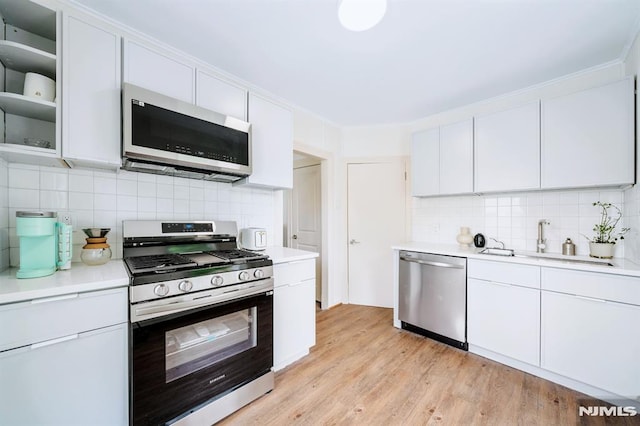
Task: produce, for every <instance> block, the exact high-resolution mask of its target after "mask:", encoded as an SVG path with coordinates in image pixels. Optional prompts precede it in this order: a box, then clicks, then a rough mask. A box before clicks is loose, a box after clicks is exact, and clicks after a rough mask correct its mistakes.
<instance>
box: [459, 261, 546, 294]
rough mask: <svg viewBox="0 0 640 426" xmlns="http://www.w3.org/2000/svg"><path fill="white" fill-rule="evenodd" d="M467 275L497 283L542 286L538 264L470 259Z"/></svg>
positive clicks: (532, 286) (531, 286)
mask: <svg viewBox="0 0 640 426" xmlns="http://www.w3.org/2000/svg"><path fill="white" fill-rule="evenodd" d="M467 276H468V277H469V278H477V279H479V280H485V281H492V282H496V283H504V284H513V285H519V286H523V287H530V288H540V268H539V267H538V266H531V265H519V264H514V263H504V262H493V261H487V260H477V259H469V261H468V262H467Z"/></svg>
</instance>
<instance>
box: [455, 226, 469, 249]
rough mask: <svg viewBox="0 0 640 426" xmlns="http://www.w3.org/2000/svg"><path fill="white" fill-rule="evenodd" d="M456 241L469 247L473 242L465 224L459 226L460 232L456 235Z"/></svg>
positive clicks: (461, 245) (462, 245)
mask: <svg viewBox="0 0 640 426" xmlns="http://www.w3.org/2000/svg"><path fill="white" fill-rule="evenodd" d="M456 241H457V242H458V244H460V247H465V248H466V247H469V246H470V245H471V243H472V242H473V235H471V232H470V231H469V228H468V227H466V226H462V227H460V233H459V234H458V235H457V236H456Z"/></svg>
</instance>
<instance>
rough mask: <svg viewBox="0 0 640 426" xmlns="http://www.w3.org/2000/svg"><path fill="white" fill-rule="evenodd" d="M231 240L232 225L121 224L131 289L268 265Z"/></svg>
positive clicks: (263, 258)
mask: <svg viewBox="0 0 640 426" xmlns="http://www.w3.org/2000/svg"><path fill="white" fill-rule="evenodd" d="M236 236H237V228H236V223H235V222H231V221H221V222H212V221H197V222H191V221H170V222H164V221H151V220H140V221H124V222H123V258H124V262H125V264H126V265H127V270H128V272H129V275H130V277H131V284H132V285H139V284H146V283H153V282H159V281H163V280H164V281H169V280H175V279H181V278H191V277H196V276H203V275H217V274H220V273H225V272H235V271H242V270H248V269H252V268H261V267H267V266H271V265H272V264H273V262H271V260H270V259H269V257H268V256H266V255H264V254H262V253H256V252H252V251H249V250H242V249H240V248H238V246H237V241H236ZM245 275H246V274H245ZM243 276H244V275H243Z"/></svg>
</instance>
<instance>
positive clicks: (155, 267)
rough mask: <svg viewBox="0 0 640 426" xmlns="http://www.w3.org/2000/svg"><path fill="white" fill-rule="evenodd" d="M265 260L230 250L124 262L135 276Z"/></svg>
mask: <svg viewBox="0 0 640 426" xmlns="http://www.w3.org/2000/svg"><path fill="white" fill-rule="evenodd" d="M266 258H267V256H265V255H262V254H258V253H254V252H250V251H247V250H239V249H232V250H218V251H209V252H200V253H184V254H175V253H169V254H152V255H142V256H133V257H126V258H125V259H124V261H125V263H126V264H127V267H128V268H129V271H130V272H131V273H132V274H134V275H136V274H143V273H147V272H154V273H160V272H162V271H175V270H178V269H193V268H199V267H213V266H217V265H223V264H229V263H234V264H241V263H247V262H249V261H251V260H261V259H266Z"/></svg>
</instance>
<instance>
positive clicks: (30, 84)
mask: <svg viewBox="0 0 640 426" xmlns="http://www.w3.org/2000/svg"><path fill="white" fill-rule="evenodd" d="M22 94H23V95H25V96H28V97H30V98H34V99H39V100H41V101H49V102H53V100H54V99H55V97H56V82H55V81H54V80H52V79H50V78H49V77H45V76H44V75H40V74H36V73H35V72H28V73H26V74H25V75H24V90H23V93H22Z"/></svg>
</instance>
